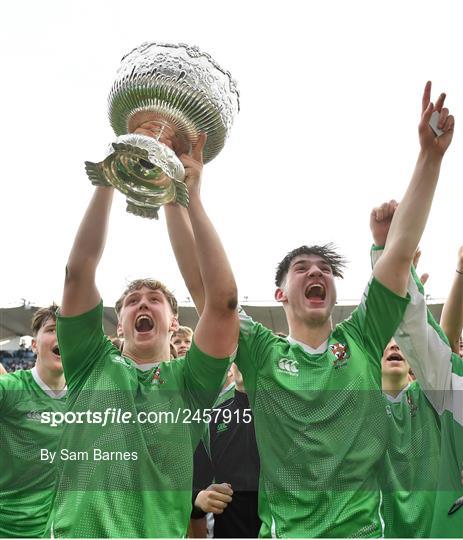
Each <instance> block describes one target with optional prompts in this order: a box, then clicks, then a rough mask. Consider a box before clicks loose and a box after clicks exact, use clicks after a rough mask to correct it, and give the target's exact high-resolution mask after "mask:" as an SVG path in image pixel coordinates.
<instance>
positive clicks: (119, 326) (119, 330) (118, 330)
mask: <svg viewBox="0 0 463 540" xmlns="http://www.w3.org/2000/svg"><path fill="white" fill-rule="evenodd" d="M116 336H117V337H118V338H123V337H124V332H123V331H122V324H121V323H120V322H118V323H117V327H116Z"/></svg>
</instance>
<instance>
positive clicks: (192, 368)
mask: <svg viewBox="0 0 463 540" xmlns="http://www.w3.org/2000/svg"><path fill="white" fill-rule="evenodd" d="M234 358H235V354H233V355H232V356H230V357H228V358H213V357H212V356H209V355H207V354H206V353H203V352H202V351H201V350H200V349H199V348H198V347H197V345H196V343H195V342H194V338H193V343H192V345H191V348H190V350H189V351H188V352H187V354H186V356H185V362H184V368H183V369H184V374H183V376H184V381H185V390H186V393H187V401H188V404H189V406H190V407H191V409H192V410H197V409H208V408H211V407H212V406H213V405H214V402H215V400H216V399H217V396H218V395H219V392H220V390H221V388H222V385H223V383H224V381H225V377H226V373H227V370H228V368H229V367H230V365H231V364H232V362H233V360H234Z"/></svg>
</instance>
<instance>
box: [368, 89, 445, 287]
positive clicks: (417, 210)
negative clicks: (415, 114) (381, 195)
mask: <svg viewBox="0 0 463 540" xmlns="http://www.w3.org/2000/svg"><path fill="white" fill-rule="evenodd" d="M430 99H431V83H430V82H428V83H427V84H426V87H425V89H424V94H423V100H422V115H421V121H420V124H419V130H418V131H419V140H420V152H419V155H418V160H417V163H416V166H415V171H414V173H413V176H412V179H411V181H410V184H409V186H408V189H407V191H406V192H405V195H404V197H403V199H402V201H401V203H400V206H399V207H398V208H397V210H396V211H395V212H394V217H393V219H392V222H391V226H390V231H389V234H388V237H387V242H386V246H385V249H384V254H383V256H382V257H381V259H380V260H379V261H378V263H377V264H376V266H375V268H374V271H373V272H374V275H375V277H376V278H377V279H378V280H379V281H380V282H381V283H382V284H383V285H385V286H386V287H388V288H389V289H390V290H392V291H393V292H395V293H396V294H398V295H400V296H405V295H406V292H407V283H408V275H409V271H410V265H411V263H412V260H413V256H414V254H415V251H416V249H417V247H418V243H419V241H420V239H421V235H422V234H423V230H424V227H425V224H426V221H427V218H428V214H429V211H430V208H431V203H432V199H433V196H434V191H435V188H436V185H437V180H438V178H439V171H440V166H441V162H442V158H443V156H444V154H445V152H446V150H447V148H448V147H449V145H450V142H451V140H452V136H453V128H454V118H453V116H449V111H448V109H446V108H444V107H443V104H444V100H445V94H441V95H440V96H439V98H438V100H437V102H436V104H435V106H434V105H433V104H432V103H431V100H430ZM434 111H438V112H439V113H440V116H439V123H438V127H439V128H440V129H442V130H443V134H442V135H440V136H436V135H435V134H434V132H433V130H432V129H431V127H430V126H429V120H430V118H431V115H432V113H433V112H434Z"/></svg>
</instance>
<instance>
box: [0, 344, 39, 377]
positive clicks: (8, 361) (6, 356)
mask: <svg viewBox="0 0 463 540" xmlns="http://www.w3.org/2000/svg"><path fill="white" fill-rule="evenodd" d="M35 360H36V355H35V354H34V353H33V352H32V351H31V350H30V349H29V348H26V347H21V348H20V349H18V350H17V351H0V362H1V363H2V364H3V367H4V368H5V369H6V371H7V372H8V373H13V372H14V371H17V370H18V369H31V368H33V367H34V366H35Z"/></svg>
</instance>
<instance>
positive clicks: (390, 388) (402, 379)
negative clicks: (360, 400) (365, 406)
mask: <svg viewBox="0 0 463 540" xmlns="http://www.w3.org/2000/svg"><path fill="white" fill-rule="evenodd" d="M408 383H409V380H408V374H405V376H403V375H400V376H398V377H390V376H386V377H384V376H383V378H382V388H383V392H384V393H385V394H387V395H388V396H391V397H394V398H395V397H397V396H398V395H399V394H400V392H402V390H403V389H404V388H405V387H406V386H407V384H408Z"/></svg>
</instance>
